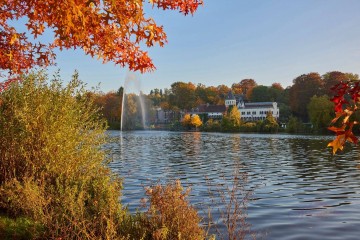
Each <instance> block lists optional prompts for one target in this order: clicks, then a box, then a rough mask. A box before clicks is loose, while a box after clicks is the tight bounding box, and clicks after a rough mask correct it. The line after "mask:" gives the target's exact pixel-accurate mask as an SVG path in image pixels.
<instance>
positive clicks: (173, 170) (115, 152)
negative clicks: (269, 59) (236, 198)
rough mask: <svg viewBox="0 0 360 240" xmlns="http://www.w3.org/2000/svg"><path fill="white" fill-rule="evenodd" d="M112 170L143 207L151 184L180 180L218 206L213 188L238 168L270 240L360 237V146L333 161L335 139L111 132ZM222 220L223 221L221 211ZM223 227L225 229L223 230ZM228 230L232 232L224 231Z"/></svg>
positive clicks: (256, 220)
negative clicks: (212, 194)
mask: <svg viewBox="0 0 360 240" xmlns="http://www.w3.org/2000/svg"><path fill="white" fill-rule="evenodd" d="M108 134H109V136H110V137H111V139H112V141H111V142H110V143H109V144H108V145H107V148H108V149H110V152H111V156H112V157H113V162H112V163H111V164H110V167H111V168H112V170H113V171H114V172H116V173H118V174H120V176H122V177H124V182H123V183H124V189H123V191H122V192H123V198H122V203H123V204H125V205H128V206H129V209H130V211H135V209H136V208H139V207H140V205H141V203H140V199H141V198H143V197H144V189H143V187H144V186H149V185H151V184H153V183H154V182H157V181H159V182H161V183H165V182H168V181H171V180H174V179H180V180H181V182H182V183H183V184H184V185H185V186H191V188H192V192H191V196H190V201H191V203H192V204H194V205H195V206H196V207H198V208H201V207H203V204H205V206H210V202H211V200H210V198H209V194H210V193H209V191H208V189H209V187H208V186H209V185H211V186H219V185H220V186H223V185H224V184H225V185H226V184H228V185H229V182H227V181H228V180H227V179H231V177H232V176H233V175H234V170H235V169H240V172H242V173H246V174H247V182H246V183H244V184H245V185H246V186H245V187H246V189H247V190H246V191H252V192H253V194H252V196H251V198H252V201H250V202H249V203H248V205H247V206H248V209H247V214H248V218H247V222H248V223H249V224H251V229H252V230H253V231H254V232H256V233H257V234H258V236H260V237H259V238H261V237H262V238H263V239H360V148H359V147H357V146H354V145H352V146H347V147H346V148H347V149H348V150H346V151H345V152H342V153H340V154H338V155H335V156H332V154H331V150H330V148H327V147H326V145H327V143H328V142H329V141H331V139H332V137H324V136H299V135H285V134H284V135H282V134H278V135H260V134H223V133H200V132H185V133H182V132H161V131H135V132H123V133H121V134H120V132H118V131H109V132H108ZM213 211H214V213H213V214H214V219H215V218H218V217H219V213H217V211H216V209H215V208H214V209H213ZM220 230H221V227H220ZM223 230H224V229H223Z"/></svg>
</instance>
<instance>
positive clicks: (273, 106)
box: [225, 91, 280, 121]
mask: <svg viewBox="0 0 360 240" xmlns="http://www.w3.org/2000/svg"><path fill="white" fill-rule="evenodd" d="M225 105H226V107H230V106H236V107H237V108H238V109H239V112H240V114H241V119H242V120H245V121H258V120H264V119H265V118H266V116H267V114H268V113H269V112H270V113H271V114H272V115H273V117H274V118H275V119H279V116H280V111H279V107H278V105H277V102H253V103H250V102H247V101H246V100H245V97H244V95H234V94H232V92H231V91H230V92H229V93H228V95H227V96H226V98H225Z"/></svg>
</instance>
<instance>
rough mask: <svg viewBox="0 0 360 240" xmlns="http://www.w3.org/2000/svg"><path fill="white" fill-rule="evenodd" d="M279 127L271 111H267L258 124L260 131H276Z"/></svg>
mask: <svg viewBox="0 0 360 240" xmlns="http://www.w3.org/2000/svg"><path fill="white" fill-rule="evenodd" d="M278 129H279V124H278V123H277V121H276V119H275V118H274V116H273V115H272V112H271V111H269V112H268V113H267V114H266V118H265V120H264V121H262V122H261V124H260V132H268V133H276V132H277V131H278Z"/></svg>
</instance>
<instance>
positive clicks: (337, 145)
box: [327, 134, 345, 154]
mask: <svg viewBox="0 0 360 240" xmlns="http://www.w3.org/2000/svg"><path fill="white" fill-rule="evenodd" d="M344 144H345V134H341V135H338V136H336V138H335V139H334V140H333V141H332V142H330V143H329V144H328V145H327V146H328V147H332V148H333V154H335V153H336V152H337V151H338V150H339V149H340V150H343V148H344Z"/></svg>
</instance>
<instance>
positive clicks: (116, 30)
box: [0, 0, 202, 91]
mask: <svg viewBox="0 0 360 240" xmlns="http://www.w3.org/2000/svg"><path fill="white" fill-rule="evenodd" d="M149 2H150V4H151V5H152V7H157V8H159V9H163V10H167V9H170V10H179V11H180V12H181V13H183V14H185V15H186V14H193V13H194V12H195V11H196V9H197V8H198V6H199V5H201V4H202V0H150V1H149ZM144 4H145V1H144V0H117V1H112V0H90V1H89V0H76V1H74V0H70V1H58V0H31V1H29V0H17V1H13V0H3V1H1V2H0V49H1V52H0V70H2V71H3V74H2V75H3V76H5V75H4V71H7V73H6V74H10V75H12V76H14V75H15V76H16V75H17V74H19V73H23V72H24V71H26V70H28V69H30V68H32V67H34V66H48V65H49V64H51V63H53V60H54V58H55V54H54V49H55V48H59V49H60V50H63V49H70V48H81V49H82V50H84V52H85V53H86V54H88V55H90V56H92V57H94V56H96V57H98V58H99V59H102V60H103V61H104V62H108V61H111V62H114V63H115V64H117V65H120V66H126V65H127V66H129V69H130V70H133V71H137V70H139V71H141V72H144V71H147V70H153V69H154V68H155V67H154V65H153V63H152V61H151V59H150V57H149V56H148V53H147V52H146V51H145V50H143V47H142V43H145V45H146V46H147V47H151V46H153V45H155V44H158V45H160V46H163V45H164V44H165V43H166V41H167V37H166V34H165V32H164V31H163V27H162V26H158V25H157V24H156V22H155V21H154V20H153V19H152V18H151V17H146V16H145V13H144ZM19 20H24V21H26V27H27V29H28V32H27V33H26V32H19V31H18V30H17V29H16V28H15V27H14V26H13V23H14V22H17V21H19ZM46 30H49V32H50V31H52V33H53V41H50V42H49V43H48V42H44V41H40V42H38V43H35V41H33V39H32V38H34V39H36V40H38V39H39V38H38V37H39V36H41V35H43V34H44V33H45V32H46ZM29 35H30V36H31V37H30V36H29ZM10 80H11V81H13V80H14V79H10ZM8 82H9V81H8ZM4 87H5V84H3V85H2V86H1V85H0V91H1V88H4Z"/></svg>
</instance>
